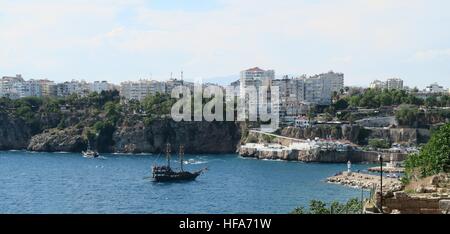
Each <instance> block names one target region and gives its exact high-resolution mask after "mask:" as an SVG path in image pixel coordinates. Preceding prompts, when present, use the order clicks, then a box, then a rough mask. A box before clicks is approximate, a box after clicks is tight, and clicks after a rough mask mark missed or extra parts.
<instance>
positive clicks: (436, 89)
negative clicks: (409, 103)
mask: <svg viewBox="0 0 450 234" xmlns="http://www.w3.org/2000/svg"><path fill="white" fill-rule="evenodd" d="M425 92H427V93H445V89H444V87H443V86H440V85H439V84H438V83H433V84H430V85H428V86H427V87H426V88H425Z"/></svg>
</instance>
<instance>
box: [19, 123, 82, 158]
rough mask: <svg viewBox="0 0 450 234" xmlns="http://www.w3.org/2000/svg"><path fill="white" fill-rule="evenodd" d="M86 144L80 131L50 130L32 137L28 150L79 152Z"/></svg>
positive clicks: (72, 129) (68, 129) (74, 129)
mask: <svg viewBox="0 0 450 234" xmlns="http://www.w3.org/2000/svg"><path fill="white" fill-rule="evenodd" d="M86 145H87V143H86V142H85V140H84V139H83V137H82V129H77V128H66V129H63V130H59V129H50V130H46V131H44V132H43V133H41V134H38V135H35V136H33V137H32V139H31V141H30V144H29V145H28V150H30V151H40V152H81V151H82V150H85V149H86Z"/></svg>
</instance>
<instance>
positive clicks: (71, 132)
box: [28, 120, 241, 153]
mask: <svg viewBox="0 0 450 234" xmlns="http://www.w3.org/2000/svg"><path fill="white" fill-rule="evenodd" d="M240 132H241V130H240V125H239V124H237V123H234V122H179V123H177V122H174V121H171V120H155V121H153V122H152V123H151V124H150V125H149V126H145V125H144V123H142V122H137V123H135V124H133V125H120V126H118V127H117V128H116V130H115V131H114V132H113V133H112V145H108V146H102V147H101V148H102V149H104V150H100V151H104V152H117V153H160V152H162V151H163V150H164V149H165V144H166V143H167V142H170V143H171V144H172V149H177V148H178V146H179V145H180V144H184V146H185V152H186V153H234V152H235V151H236V148H237V145H238V144H239V141H240V136H241V133H240ZM86 146H87V142H86V140H85V139H84V138H83V129H82V128H81V129H79V128H75V127H70V128H66V129H63V130H60V129H50V130H46V131H44V132H43V133H41V134H38V135H35V136H33V137H32V139H31V141H30V144H29V145H28V150H32V151H46V152H57V151H66V152H80V151H82V150H84V149H86Z"/></svg>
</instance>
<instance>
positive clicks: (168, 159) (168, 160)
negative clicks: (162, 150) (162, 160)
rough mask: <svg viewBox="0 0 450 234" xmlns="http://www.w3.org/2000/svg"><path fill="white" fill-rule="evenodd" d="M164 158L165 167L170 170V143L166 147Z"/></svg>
mask: <svg viewBox="0 0 450 234" xmlns="http://www.w3.org/2000/svg"><path fill="white" fill-rule="evenodd" d="M166 158H167V167H169V168H170V143H167V145H166Z"/></svg>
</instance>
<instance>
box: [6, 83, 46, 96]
mask: <svg viewBox="0 0 450 234" xmlns="http://www.w3.org/2000/svg"><path fill="white" fill-rule="evenodd" d="M13 89H14V92H15V93H16V94H17V96H18V97H19V98H24V97H40V96H42V91H41V85H40V83H39V81H38V80H28V81H23V82H16V83H14V85H13Z"/></svg>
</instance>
